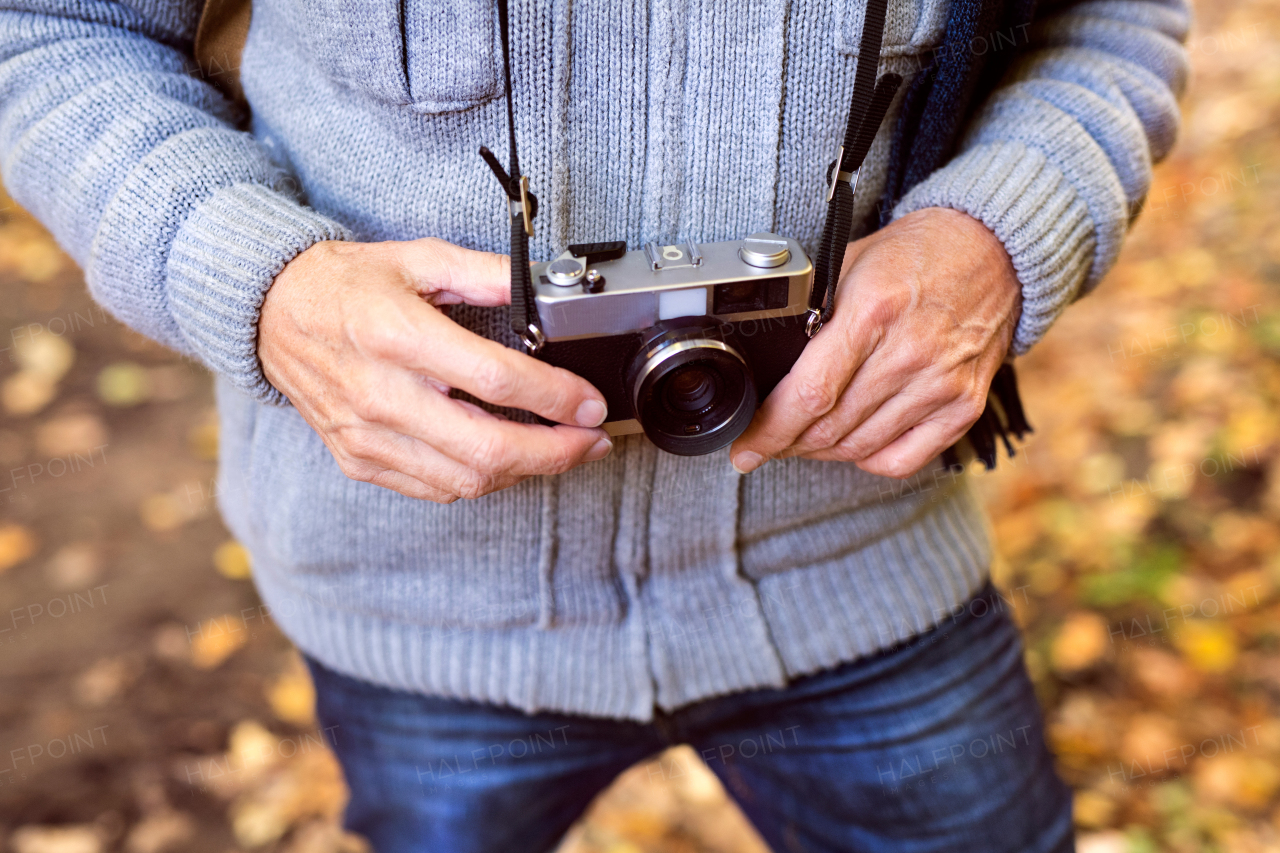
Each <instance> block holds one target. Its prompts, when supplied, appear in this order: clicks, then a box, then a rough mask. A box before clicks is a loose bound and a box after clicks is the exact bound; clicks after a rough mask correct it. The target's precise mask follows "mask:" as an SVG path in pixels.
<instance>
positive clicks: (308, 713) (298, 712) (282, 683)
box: [267, 657, 316, 728]
mask: <svg viewBox="0 0 1280 853" xmlns="http://www.w3.org/2000/svg"><path fill="white" fill-rule="evenodd" d="M267 701H268V702H269V703H270V704H271V710H272V711H274V712H275V714H276V716H277V717H279V718H280V719H282V720H284V721H285V722H286V723H292V724H293V725H295V726H297V727H299V728H307V727H309V726H313V725H315V722H316V689H315V685H313V684H312V683H311V674H310V673H308V672H307V668H306V666H305V665H304V664H303V663H302V661H301V660H300V659H298V658H297V657H295V658H294V659H293V661H292V663H291V665H290V666H289V668H288V669H287V670H286V671H285V672H284V673H282V674H281V675H280V676H279V677H278V678H277V679H276V680H275V681H274V682H272V684H271V686H270V687H269V688H267Z"/></svg>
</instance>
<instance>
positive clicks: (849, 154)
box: [805, 0, 902, 337]
mask: <svg viewBox="0 0 1280 853" xmlns="http://www.w3.org/2000/svg"><path fill="white" fill-rule="evenodd" d="M887 7H888V0H867V9H866V14H865V16H864V17H863V21H862V40H861V41H860V42H859V44H858V69H857V72H856V76H855V77H854V81H853V100H852V102H851V103H850V104H849V117H848V119H847V120H846V122H845V130H844V142H843V144H842V145H841V146H840V147H839V148H838V149H837V150H836V158H835V162H833V163H832V164H831V165H830V167H828V173H827V221H826V225H825V226H824V227H823V229H822V243H821V244H820V246H819V248H818V255H817V257H816V258H815V259H814V264H813V289H812V290H810V292H809V319H808V322H806V323H805V333H806V334H808V335H809V337H813V336H814V335H816V334H817V333H818V329H820V328H822V324H823V323H825V322H826V321H827V320H829V319H831V311H832V309H833V308H834V304H835V291H836V284H837V283H838V282H839V279H840V267H841V265H842V264H843V263H844V252H845V247H846V246H847V245H848V243H849V233H850V231H852V229H853V197H854V191H855V190H856V188H857V187H856V182H857V177H858V176H859V175H860V174H861V170H862V162H863V161H864V160H865V159H866V157H867V152H868V151H870V150H871V143H872V142H873V141H874V140H875V138H876V132H877V131H878V130H879V129H880V124H881V123H882V122H883V121H884V117H885V114H886V113H887V112H888V111H889V105H890V104H892V103H893V98H894V96H895V95H897V94H898V88H899V87H900V86H901V85H902V78H901V77H899V76H898V75H897V74H886V75H884V76H883V77H881V78H880V79H879V80H877V79H876V71H877V69H878V67H879V63H880V46H881V44H882V43H883V41H884V20H885V13H886V9H887Z"/></svg>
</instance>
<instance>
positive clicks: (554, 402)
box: [353, 294, 608, 427]
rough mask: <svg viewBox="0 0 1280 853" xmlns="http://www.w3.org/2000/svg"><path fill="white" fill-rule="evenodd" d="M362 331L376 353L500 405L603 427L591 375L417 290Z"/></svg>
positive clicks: (365, 344)
mask: <svg viewBox="0 0 1280 853" xmlns="http://www.w3.org/2000/svg"><path fill="white" fill-rule="evenodd" d="M392 299H393V302H394V304H393V305H389V306H388V307H387V308H386V309H384V310H381V311H379V312H377V314H378V319H377V320H375V321H374V322H371V323H368V324H365V325H364V326H362V327H361V329H360V330H359V332H358V333H353V334H358V335H359V341H358V342H357V346H360V347H361V348H362V349H364V350H366V351H367V352H368V354H369V355H371V356H372V357H374V358H377V359H381V360H386V361H391V362H393V363H395V364H399V365H401V366H403V367H407V368H409V369H410V370H413V371H415V372H417V373H420V374H422V375H424V376H427V377H429V378H431V379H435V380H438V381H440V382H443V383H445V384H446V385H448V386H450V387H453V388H460V389H462V390H463V391H466V392H467V393H468V394H471V395H473V396H475V397H478V398H480V399H481V400H484V401H485V402H487V403H492V404H494V405H496V406H510V407H513V408H517V409H524V410H526V411H530V412H533V413H535V414H538V415H542V416H543V417H544V418H548V419H550V420H553V421H556V422H557V423H564V424H576V425H578V426H585V427H596V426H599V425H600V424H602V423H604V421H605V418H606V416H607V414H608V408H607V406H606V404H605V400H604V395H603V394H601V393H600V392H599V391H597V390H596V389H595V387H594V386H592V385H591V383H590V382H588V381H587V380H585V379H583V378H582V377H580V376H577V375H576V374H573V373H571V372H569V371H568V370H565V369H564V368H562V367H553V366H552V365H550V364H547V363H546V362H542V361H538V360H537V359H535V358H532V357H530V356H528V355H526V354H524V353H522V352H518V351H517V350H513V349H511V348H509V347H505V346H503V345H502V344H500V343H498V342H497V341H491V340H489V339H487V338H482V337H480V336H479V335H477V334H475V333H474V332H471V331H468V330H467V329H464V328H463V327H462V326H460V325H458V324H457V323H455V322H454V321H453V320H450V319H449V318H448V317H445V316H444V315H442V314H441V313H440V312H439V311H438V310H436V309H435V308H433V307H432V306H430V305H428V304H426V303H425V302H423V301H422V300H420V299H417V298H416V297H414V296H413V295H412V294H405V295H404V298H403V299H401V298H397V297H392Z"/></svg>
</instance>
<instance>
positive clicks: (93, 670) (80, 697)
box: [71, 657, 138, 708]
mask: <svg viewBox="0 0 1280 853" xmlns="http://www.w3.org/2000/svg"><path fill="white" fill-rule="evenodd" d="M137 675H138V673H137V671H136V669H135V667H133V666H132V665H131V664H130V662H129V660H128V659H127V658H124V657H114V658H103V659H102V660H100V661H98V662H97V663H95V664H94V665H93V666H91V667H89V668H88V669H87V670H85V671H84V672H82V673H81V674H80V675H79V676H78V677H77V678H76V680H75V683H74V684H73V685H72V688H71V692H72V695H74V696H75V699H76V702H78V703H79V704H81V705H84V706H86V707H89V708H100V707H102V706H103V705H106V704H108V703H109V702H111V701H112V700H114V699H118V698H119V697H120V696H121V694H123V693H124V691H125V690H126V689H127V688H128V687H129V685H130V684H132V683H133V680H134V679H135V678H136V677H137Z"/></svg>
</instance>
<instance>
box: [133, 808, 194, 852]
mask: <svg viewBox="0 0 1280 853" xmlns="http://www.w3.org/2000/svg"><path fill="white" fill-rule="evenodd" d="M195 834H196V824H195V821H194V820H192V818H191V816H190V815H188V814H186V813H185V812H180V811H174V810H172V809H166V810H163V811H160V812H157V813H155V814H150V815H147V816H146V817H144V818H143V819H142V820H141V821H140V822H139V823H138V824H137V825H136V826H134V827H133V829H131V830H129V836H128V838H126V839H125V843H124V847H125V850H126V851H127V853H167V851H171V850H182V849H184V848H185V846H186V844H187V842H189V841H190V840H191V839H192V838H194V837H195Z"/></svg>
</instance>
